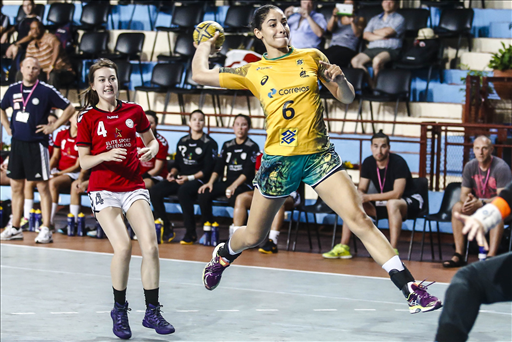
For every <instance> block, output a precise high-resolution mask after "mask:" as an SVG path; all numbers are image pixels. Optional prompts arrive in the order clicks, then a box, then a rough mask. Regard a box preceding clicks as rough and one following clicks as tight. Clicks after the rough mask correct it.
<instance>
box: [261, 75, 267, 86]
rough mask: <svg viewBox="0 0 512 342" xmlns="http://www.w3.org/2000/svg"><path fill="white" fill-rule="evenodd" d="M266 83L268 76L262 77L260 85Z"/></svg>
mask: <svg viewBox="0 0 512 342" xmlns="http://www.w3.org/2000/svg"><path fill="white" fill-rule="evenodd" d="M267 81H268V76H267V75H265V76H263V78H262V79H261V85H265V83H267Z"/></svg>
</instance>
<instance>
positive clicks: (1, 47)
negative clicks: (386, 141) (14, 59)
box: [0, 0, 14, 73]
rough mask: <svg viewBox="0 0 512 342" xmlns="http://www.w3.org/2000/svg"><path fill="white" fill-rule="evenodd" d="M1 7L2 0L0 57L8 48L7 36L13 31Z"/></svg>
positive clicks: (0, 10) (0, 9) (0, 0)
mask: <svg viewBox="0 0 512 342" xmlns="http://www.w3.org/2000/svg"><path fill="white" fill-rule="evenodd" d="M2 7H3V1H2V0H0V57H3V56H4V55H5V53H6V51H7V49H8V48H9V45H10V44H9V36H10V34H11V32H12V31H14V29H11V27H12V26H11V23H10V21H9V17H8V16H6V15H5V14H3V13H2ZM4 34H5V35H4ZM2 73H3V70H2Z"/></svg>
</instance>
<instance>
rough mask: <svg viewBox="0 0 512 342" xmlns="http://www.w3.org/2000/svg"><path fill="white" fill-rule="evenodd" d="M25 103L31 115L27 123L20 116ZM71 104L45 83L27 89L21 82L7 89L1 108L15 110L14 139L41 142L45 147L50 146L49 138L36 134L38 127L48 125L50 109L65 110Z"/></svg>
mask: <svg viewBox="0 0 512 342" xmlns="http://www.w3.org/2000/svg"><path fill="white" fill-rule="evenodd" d="M34 87H35V88H34ZM22 89H23V92H22ZM32 90H33V92H32ZM31 92H32V94H31ZM29 96H30V97H29ZM23 102H26V108H25V111H26V112H28V113H29V114H30V115H29V117H28V119H27V120H26V121H25V120H22V116H21V115H20V116H19V115H18V114H19V113H20V112H22V111H23ZM69 104H70V102H69V100H68V99H66V98H65V97H64V96H62V94H61V93H60V92H59V91H58V90H57V89H55V88H54V87H53V86H51V85H49V84H47V83H45V82H39V83H38V84H37V86H35V85H34V86H31V87H25V86H23V82H22V81H20V82H16V83H13V84H11V86H10V87H9V88H8V89H7V91H6V92H5V94H4V97H3V98H2V102H1V103H0V107H1V108H2V109H3V110H6V109H7V108H12V109H13V112H12V116H11V124H10V127H11V129H12V137H13V138H14V139H17V140H22V141H29V142H40V143H42V144H43V145H44V146H48V136H47V135H45V134H44V133H36V130H37V126H38V125H46V124H48V114H50V109H52V108H59V109H62V110H64V109H66V108H67V107H68V106H69Z"/></svg>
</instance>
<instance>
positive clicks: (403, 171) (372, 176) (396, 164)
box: [361, 153, 418, 198]
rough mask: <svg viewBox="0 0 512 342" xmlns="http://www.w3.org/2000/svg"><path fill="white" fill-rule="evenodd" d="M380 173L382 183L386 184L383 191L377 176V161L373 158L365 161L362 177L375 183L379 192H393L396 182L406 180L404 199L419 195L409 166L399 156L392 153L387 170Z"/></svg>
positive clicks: (381, 170)
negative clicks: (401, 179)
mask: <svg viewBox="0 0 512 342" xmlns="http://www.w3.org/2000/svg"><path fill="white" fill-rule="evenodd" d="M379 172H380V180H381V182H384V188H383V191H381V189H380V185H379V178H378V176H377V161H376V160H375V158H374V157H373V156H369V157H368V158H366V159H365V160H364V162H363V165H362V167H361V177H362V178H366V179H369V180H370V181H371V182H373V184H374V185H375V188H376V189H377V191H379V192H381V193H384V192H388V191H393V184H394V183H395V180H397V179H400V178H405V180H406V184H405V189H404V193H403V195H402V198H405V197H410V196H411V195H414V194H416V193H418V191H417V190H416V187H415V186H414V183H413V181H412V175H411V171H410V170H409V166H407V163H406V162H405V160H404V158H402V157H400V156H399V155H397V154H394V153H390V154H389V162H388V167H387V170H386V168H384V169H379ZM384 178H385V179H384Z"/></svg>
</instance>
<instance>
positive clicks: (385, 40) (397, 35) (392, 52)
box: [352, 0, 405, 87]
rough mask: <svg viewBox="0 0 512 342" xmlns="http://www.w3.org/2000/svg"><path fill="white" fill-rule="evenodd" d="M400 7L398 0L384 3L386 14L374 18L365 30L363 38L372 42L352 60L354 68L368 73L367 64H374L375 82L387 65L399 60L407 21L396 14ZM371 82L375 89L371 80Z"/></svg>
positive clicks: (386, 0) (389, 0) (384, 0)
mask: <svg viewBox="0 0 512 342" xmlns="http://www.w3.org/2000/svg"><path fill="white" fill-rule="evenodd" d="M398 6H399V3H398V1H397V0H383V1H382V8H383V9H384V12H383V13H381V14H379V15H377V16H375V17H373V18H372V19H371V20H370V22H369V23H368V25H367V26H366V28H365V29H364V33H363V38H364V39H365V40H367V41H369V42H370V43H369V44H368V48H367V49H366V50H364V51H363V52H360V53H359V54H357V55H356V56H355V57H354V58H352V66H353V67H354V68H358V69H364V70H365V71H366V73H368V70H367V69H366V67H365V64H366V63H368V62H372V67H373V79H374V80H376V78H377V75H378V74H379V71H380V70H382V69H383V68H384V66H385V65H386V63H388V62H390V61H394V60H396V59H397V58H398V55H399V53H400V48H401V47H402V40H403V35H404V32H405V25H404V22H405V19H404V17H402V16H401V15H400V14H398V13H397V12H396V10H397V9H398ZM369 82H370V86H372V87H373V81H372V80H371V79H370V78H369Z"/></svg>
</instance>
